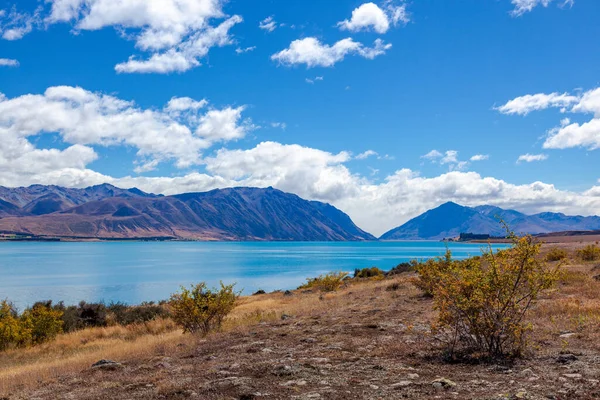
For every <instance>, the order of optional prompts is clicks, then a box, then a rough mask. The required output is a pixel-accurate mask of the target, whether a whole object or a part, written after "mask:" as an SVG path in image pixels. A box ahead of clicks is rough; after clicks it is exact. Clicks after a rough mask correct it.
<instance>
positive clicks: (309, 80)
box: [305, 76, 324, 85]
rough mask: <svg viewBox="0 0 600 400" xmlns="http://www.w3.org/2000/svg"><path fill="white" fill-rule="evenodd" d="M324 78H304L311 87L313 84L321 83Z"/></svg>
mask: <svg viewBox="0 0 600 400" xmlns="http://www.w3.org/2000/svg"><path fill="white" fill-rule="evenodd" d="M323 79H324V78H323V77H322V76H315V77H314V78H306V79H305V81H306V83H310V84H311V85H312V84H314V83H315V82H318V81H322V80H323Z"/></svg>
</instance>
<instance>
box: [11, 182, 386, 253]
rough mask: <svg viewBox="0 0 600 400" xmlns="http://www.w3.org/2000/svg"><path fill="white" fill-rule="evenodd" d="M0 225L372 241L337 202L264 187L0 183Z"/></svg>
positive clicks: (90, 235)
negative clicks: (153, 188)
mask: <svg viewBox="0 0 600 400" xmlns="http://www.w3.org/2000/svg"><path fill="white" fill-rule="evenodd" d="M0 231H1V232H5V233H9V232H10V233H18V234H22V235H31V236H36V237H59V238H70V239H132V238H139V239H143V238H165V239H190V240H245V241H260V240H273V241H278V240H281V241H361V240H375V239H376V238H375V237H374V236H372V235H371V234H369V233H367V232H365V231H363V230H362V229H360V228H359V227H357V226H356V225H355V224H354V222H352V220H351V219H350V217H349V216H348V215H346V214H344V213H343V212H342V211H340V210H338V209H337V208H335V207H333V206H331V205H329V204H325V203H320V202H316V201H308V200H304V199H302V198H300V197H299V196H297V195H294V194H289V193H285V192H282V191H280V190H277V189H273V188H271V187H269V188H265V189H261V188H245V187H239V188H226V189H215V190H211V191H209V192H198V193H183V194H178V195H173V196H161V195H155V194H151V193H145V192H143V191H141V190H139V189H136V188H132V189H120V188H117V187H115V186H112V185H108V184H104V185H98V186H92V187H89V188H85V189H69V188H63V187H59V186H43V185H34V186H30V187H27V188H14V189H10V188H5V187H0Z"/></svg>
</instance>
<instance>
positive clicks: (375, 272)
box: [354, 267, 385, 278]
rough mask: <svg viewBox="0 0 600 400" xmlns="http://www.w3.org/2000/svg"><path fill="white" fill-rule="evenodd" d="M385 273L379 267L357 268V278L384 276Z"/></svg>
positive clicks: (355, 274) (355, 275)
mask: <svg viewBox="0 0 600 400" xmlns="http://www.w3.org/2000/svg"><path fill="white" fill-rule="evenodd" d="M384 276H385V273H384V272H383V271H382V270H380V269H379V268H377V267H371V268H363V269H358V268H357V269H355V270H354V277H355V278H383V277H384Z"/></svg>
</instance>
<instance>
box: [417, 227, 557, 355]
mask: <svg viewBox="0 0 600 400" xmlns="http://www.w3.org/2000/svg"><path fill="white" fill-rule="evenodd" d="M512 239H513V247H511V248H510V249H506V250H502V251H498V252H496V253H494V252H493V250H492V249H491V248H490V249H489V250H487V251H484V254H483V255H482V256H481V257H474V258H470V259H467V260H463V261H457V260H454V259H452V254H451V252H450V251H448V252H447V253H446V256H445V257H442V258H438V259H435V260H430V261H428V262H426V263H423V264H420V265H419V266H418V267H417V273H418V274H419V277H418V278H417V279H416V281H415V283H416V285H417V286H418V287H419V288H421V289H422V290H423V291H425V292H426V293H428V294H430V295H432V296H433V298H434V306H435V309H436V310H437V311H438V318H437V325H436V326H435V328H436V330H437V331H439V332H440V333H443V334H444V335H443V336H444V337H446V339H447V345H448V351H449V355H451V356H454V355H455V354H456V351H458V350H461V351H464V352H466V354H471V355H472V354H481V355H486V356H488V357H492V358H498V357H505V356H519V355H521V353H522V351H523V350H524V347H525V345H526V341H525V335H526V333H527V331H528V326H527V325H526V324H525V322H524V321H523V318H524V317H525V314H526V313H527V311H528V310H529V309H530V307H531V305H532V304H533V303H534V302H535V300H536V299H537V297H538V295H539V294H540V292H542V291H543V290H545V289H548V288H550V287H552V286H553V285H554V284H555V283H556V281H557V280H558V278H559V270H560V264H558V265H557V266H555V267H552V268H549V267H547V265H546V264H545V263H544V262H541V261H540V260H539V257H538V256H539V252H540V246H541V244H539V243H537V242H535V241H534V239H533V238H532V237H531V236H526V237H523V238H516V237H515V236H514V235H513V236H512Z"/></svg>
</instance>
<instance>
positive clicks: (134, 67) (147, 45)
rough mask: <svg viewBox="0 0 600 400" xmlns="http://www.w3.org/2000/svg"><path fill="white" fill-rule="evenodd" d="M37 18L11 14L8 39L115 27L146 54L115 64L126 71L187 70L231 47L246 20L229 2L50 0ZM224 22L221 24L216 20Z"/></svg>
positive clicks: (6, 32) (4, 28)
mask: <svg viewBox="0 0 600 400" xmlns="http://www.w3.org/2000/svg"><path fill="white" fill-rule="evenodd" d="M46 3H49V4H50V7H49V9H48V7H46V8H44V7H42V6H40V7H39V8H38V9H36V11H35V13H34V14H33V15H28V14H20V13H18V12H16V10H13V12H11V13H10V14H9V15H8V16H7V17H6V19H8V23H4V24H3V26H2V31H3V37H4V38H5V39H13V40H14V39H20V38H21V37H23V35H25V34H27V33H29V32H30V31H31V30H32V29H33V27H35V26H38V25H41V22H42V20H43V22H44V23H45V25H46V26H48V25H52V24H58V23H71V24H73V25H74V31H75V32H76V33H77V32H78V31H95V30H100V29H103V28H106V27H114V28H115V29H116V30H118V31H119V32H120V33H121V34H122V36H124V37H127V38H132V39H133V40H134V41H135V46H136V48H138V49H139V50H140V51H142V52H145V53H149V55H148V56H147V58H144V56H142V57H140V56H138V55H132V56H131V57H130V58H129V60H128V61H126V62H123V63H120V64H117V65H116V66H115V69H116V70H117V72H122V73H171V72H183V71H187V70H189V69H191V68H194V67H197V66H200V65H201V63H200V59H202V58H204V57H205V56H206V55H207V54H208V52H209V51H210V49H211V48H213V47H222V46H226V45H229V44H232V43H233V40H232V38H231V35H230V33H229V30H230V29H231V28H232V27H233V26H234V25H236V24H238V23H240V22H241V21H242V18H241V17H240V16H237V15H233V16H231V17H227V16H226V14H225V13H224V12H223V4H224V3H225V0H119V1H114V0H46ZM215 20H223V21H222V22H221V23H220V24H218V25H213V21H215Z"/></svg>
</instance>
